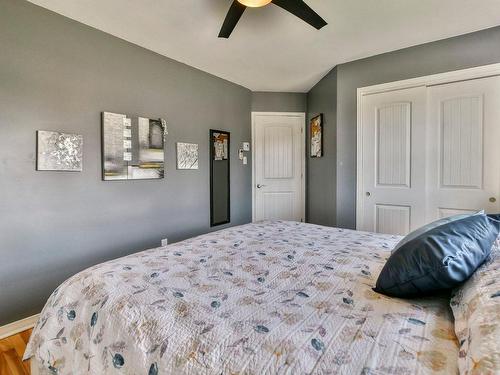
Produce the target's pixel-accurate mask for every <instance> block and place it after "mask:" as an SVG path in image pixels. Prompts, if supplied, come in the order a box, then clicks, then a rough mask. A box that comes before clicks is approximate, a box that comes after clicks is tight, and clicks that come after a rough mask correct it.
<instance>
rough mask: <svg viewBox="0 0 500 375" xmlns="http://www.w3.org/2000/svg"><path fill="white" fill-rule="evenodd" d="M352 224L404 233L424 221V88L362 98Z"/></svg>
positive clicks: (362, 228) (387, 231) (374, 230)
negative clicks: (357, 209)
mask: <svg viewBox="0 0 500 375" xmlns="http://www.w3.org/2000/svg"><path fill="white" fill-rule="evenodd" d="M361 115H362V116H363V119H362V124H363V142H362V145H361V146H362V160H363V162H362V189H363V192H362V198H361V199H362V202H359V201H358V204H359V203H361V204H362V211H361V212H362V218H360V219H361V220H358V229H360V230H366V231H370V232H378V233H389V234H400V235H404V234H407V233H408V232H409V231H410V230H413V229H415V228H417V227H419V226H421V225H423V224H424V223H425V139H426V126H425V125H426V89H425V87H416V88H410V89H404V90H398V91H390V92H385V93H380V94H372V95H368V96H366V97H364V98H363V107H362V113H361Z"/></svg>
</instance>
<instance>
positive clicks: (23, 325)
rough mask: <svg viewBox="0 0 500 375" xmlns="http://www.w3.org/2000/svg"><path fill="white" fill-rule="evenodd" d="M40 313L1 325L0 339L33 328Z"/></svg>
mask: <svg viewBox="0 0 500 375" xmlns="http://www.w3.org/2000/svg"><path fill="white" fill-rule="evenodd" d="M39 316H40V314H36V315H33V316H30V317H28V318H24V319H21V320H18V321H16V322H12V323H9V324H6V325H4V326H1V327H0V340H1V339H4V338H6V337H9V336H12V335H15V334H16V333H19V332H23V331H26V330H27V329H30V328H33V327H34V326H35V324H36V322H37V321H38V317H39Z"/></svg>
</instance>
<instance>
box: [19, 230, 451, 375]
mask: <svg viewBox="0 0 500 375" xmlns="http://www.w3.org/2000/svg"><path fill="white" fill-rule="evenodd" d="M399 239H400V238H399V237H396V236H387V235H380V234H373V233H364V232H356V231H350V230H341V229H336V228H327V227H322V226H316V225H311V224H303V223H294V222H262V223H256V224H248V225H244V226H239V227H234V228H230V229H225V230H222V231H219V232H214V233H210V234H206V235H203V236H199V237H196V238H193V239H190V240H187V241H183V242H179V243H176V244H173V245H169V246H167V247H162V248H157V249H152V250H148V251H144V252H141V253H138V254H134V255H131V256H128V257H124V258H120V259H117V260H113V261H110V262H107V263H103V264H100V265H97V266H94V267H92V268H89V269H87V270H85V271H83V272H81V273H79V274H77V275H75V276H73V277H72V278H70V279H68V280H67V281H66V282H64V283H63V284H62V285H61V286H60V287H59V288H58V289H57V290H56V291H55V292H54V293H53V295H52V296H51V297H50V299H49V300H48V302H47V304H46V306H45V308H44V310H43V312H42V315H41V318H40V320H39V322H38V325H37V326H36V328H35V330H34V333H33V335H32V338H31V341H30V343H29V346H28V349H27V351H26V354H25V357H26V358H30V357H32V356H33V357H35V359H36V361H37V363H39V365H40V367H41V370H42V371H43V372H44V373H53V374H75V375H77V374H149V375H156V374H364V375H368V374H377V375H378V374H402V375H404V374H427V373H429V374H430V373H433V374H434V373H437V374H439V373H442V374H455V373H457V358H458V348H457V341H456V337H455V334H454V328H453V321H452V317H451V312H450V309H449V306H448V300H447V299H444V298H433V299H419V300H403V299H395V298H389V297H385V296H383V295H379V294H377V293H375V292H373V291H372V289H371V288H372V287H373V286H374V284H375V281H376V278H377V276H378V274H379V272H380V270H381V268H382V266H383V265H384V263H385V260H386V258H387V257H388V256H389V255H390V250H391V248H392V247H393V246H394V245H395V244H396V243H397V242H398V240H399Z"/></svg>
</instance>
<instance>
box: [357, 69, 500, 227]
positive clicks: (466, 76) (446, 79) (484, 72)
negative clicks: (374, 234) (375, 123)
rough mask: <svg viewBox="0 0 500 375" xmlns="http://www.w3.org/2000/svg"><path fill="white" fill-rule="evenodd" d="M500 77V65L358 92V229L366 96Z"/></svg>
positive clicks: (437, 75) (392, 83) (418, 78)
mask: <svg viewBox="0 0 500 375" xmlns="http://www.w3.org/2000/svg"><path fill="white" fill-rule="evenodd" d="M492 76H500V63H499V64H490V65H484V66H479V67H475V68H469V69H461V70H455V71H450V72H445V73H439V74H433V75H428V76H423V77H417V78H411V79H406V80H401V81H395V82H389V83H383V84H379V85H373V86H367V87H361V88H358V90H357V171H356V177H357V180H356V229H358V230H359V229H360V228H363V218H364V217H363V215H364V214H363V213H364V210H363V209H364V207H363V204H364V190H363V186H364V185H363V99H364V97H365V96H366V95H371V94H378V93H383V92H388V91H395V90H401V89H408V88H413V87H428V86H434V85H440V84H446V83H452V82H459V81H466V80H471V79H477V78H485V77H492Z"/></svg>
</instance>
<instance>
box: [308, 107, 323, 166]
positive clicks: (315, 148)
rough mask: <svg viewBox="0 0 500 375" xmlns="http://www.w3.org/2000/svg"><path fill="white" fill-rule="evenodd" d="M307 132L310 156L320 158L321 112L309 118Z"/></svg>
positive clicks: (321, 150) (321, 154)
mask: <svg viewBox="0 0 500 375" xmlns="http://www.w3.org/2000/svg"><path fill="white" fill-rule="evenodd" d="M309 134H310V138H311V154H310V155H311V157H312V158H320V157H322V156H323V114H322V113H321V114H319V115H317V116H315V117H313V118H312V119H311V122H310V123H309Z"/></svg>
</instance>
